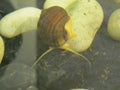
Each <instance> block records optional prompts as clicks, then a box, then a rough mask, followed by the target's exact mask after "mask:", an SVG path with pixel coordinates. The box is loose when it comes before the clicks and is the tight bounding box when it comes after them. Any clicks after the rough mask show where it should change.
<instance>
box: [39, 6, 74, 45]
mask: <svg viewBox="0 0 120 90" xmlns="http://www.w3.org/2000/svg"><path fill="white" fill-rule="evenodd" d="M71 28H72V21H71V19H70V17H69V15H68V14H67V12H66V11H65V10H64V9H63V8H61V7H58V6H53V7H50V8H48V9H45V10H43V11H42V12H41V15H40V19H39V22H38V30H39V35H40V39H41V41H42V42H43V43H44V44H46V45H48V46H51V47H60V46H62V45H64V44H65V42H66V41H67V40H68V39H70V38H72V37H74V36H75V35H74V33H73V32H72V29H71Z"/></svg>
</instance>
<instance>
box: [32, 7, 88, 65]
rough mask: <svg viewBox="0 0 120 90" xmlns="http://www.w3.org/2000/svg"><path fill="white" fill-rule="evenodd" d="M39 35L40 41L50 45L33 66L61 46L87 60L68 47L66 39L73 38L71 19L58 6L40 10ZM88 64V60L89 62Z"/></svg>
mask: <svg viewBox="0 0 120 90" xmlns="http://www.w3.org/2000/svg"><path fill="white" fill-rule="evenodd" d="M37 27H38V30H39V35H40V36H39V37H40V39H41V41H42V42H43V43H44V44H45V45H47V46H49V47H50V49H48V50H47V51H46V52H45V53H43V54H42V55H41V56H40V57H39V58H38V59H37V60H36V61H35V63H34V64H33V66H35V65H36V64H37V62H39V60H40V59H41V58H42V57H43V56H44V55H46V54H47V53H49V52H50V51H52V50H53V49H56V48H61V49H64V50H67V51H70V52H72V53H74V54H77V55H79V56H81V57H82V58H84V59H85V60H87V62H89V61H88V59H87V58H86V57H85V56H83V55H81V54H79V53H78V52H76V51H74V50H72V49H70V48H69V45H68V44H66V41H67V40H69V39H71V38H74V37H75V34H74V33H73V32H72V20H71V18H70V16H69V15H68V14H67V12H66V11H65V10H64V9H63V8H62V7H59V6H53V7H50V8H48V9H44V10H42V12H41V15H40V19H39V21H38V26H37ZM89 64H90V62H89Z"/></svg>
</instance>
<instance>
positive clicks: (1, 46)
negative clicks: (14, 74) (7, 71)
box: [0, 36, 5, 63]
mask: <svg viewBox="0 0 120 90" xmlns="http://www.w3.org/2000/svg"><path fill="white" fill-rule="evenodd" d="M4 50H5V46H4V42H3V39H2V37H1V36H0V63H1V62H2V59H3V56H4Z"/></svg>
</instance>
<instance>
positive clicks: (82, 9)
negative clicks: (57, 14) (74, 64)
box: [44, 0, 103, 52]
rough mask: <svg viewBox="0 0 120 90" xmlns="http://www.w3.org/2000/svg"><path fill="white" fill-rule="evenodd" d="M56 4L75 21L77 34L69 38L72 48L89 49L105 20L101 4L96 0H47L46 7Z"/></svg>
mask: <svg viewBox="0 0 120 90" xmlns="http://www.w3.org/2000/svg"><path fill="white" fill-rule="evenodd" d="M64 2H65V3H64ZM56 5H57V6H61V7H63V8H65V9H66V10H67V12H68V14H69V15H70V16H71V18H72V21H73V32H74V33H75V34H76V35H77V36H76V37H75V38H73V39H70V40H68V42H67V43H68V44H69V45H70V48H71V49H73V50H75V51H77V52H82V51H85V50H86V49H88V48H89V47H90V45H91V44H92V41H93V39H94V37H95V34H96V32H97V31H98V30H99V28H100V26H101V24H102V21H103V10H102V8H101V6H100V4H99V3H98V2H97V1H96V0H64V1H61V0H46V2H45V5H44V8H48V7H51V6H56Z"/></svg>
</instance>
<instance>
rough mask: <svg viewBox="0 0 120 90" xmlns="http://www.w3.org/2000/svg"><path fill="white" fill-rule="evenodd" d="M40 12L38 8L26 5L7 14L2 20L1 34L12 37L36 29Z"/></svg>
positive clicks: (0, 25)
mask: <svg viewBox="0 0 120 90" xmlns="http://www.w3.org/2000/svg"><path fill="white" fill-rule="evenodd" d="M40 13H41V10H40V9H38V8H34V7H25V8H22V9H19V10H16V11H14V12H12V13H10V14H8V15H6V16H5V17H3V18H2V19H1V21H0V34H2V35H3V36H5V37H8V38H12V37H15V36H17V35H19V34H21V33H23V32H27V31H30V30H36V29H37V22H38V20H39V17H40Z"/></svg>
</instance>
